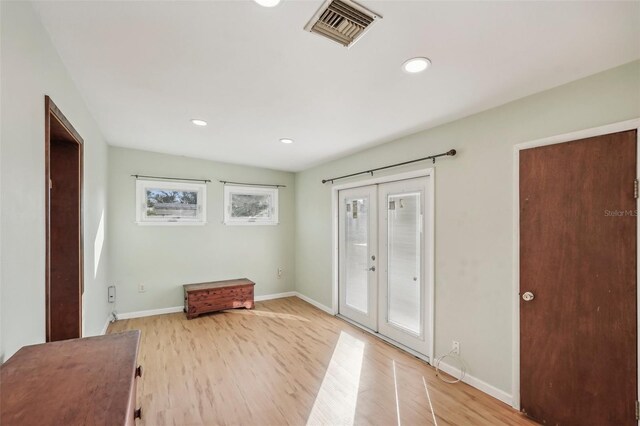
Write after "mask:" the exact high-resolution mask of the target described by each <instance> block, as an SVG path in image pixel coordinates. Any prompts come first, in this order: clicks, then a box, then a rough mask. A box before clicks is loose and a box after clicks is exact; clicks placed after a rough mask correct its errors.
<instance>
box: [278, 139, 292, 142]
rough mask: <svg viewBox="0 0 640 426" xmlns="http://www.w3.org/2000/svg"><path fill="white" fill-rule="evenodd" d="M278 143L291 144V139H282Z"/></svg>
mask: <svg viewBox="0 0 640 426" xmlns="http://www.w3.org/2000/svg"><path fill="white" fill-rule="evenodd" d="M280 142H282V143H293V139H289V138H282V139H280Z"/></svg>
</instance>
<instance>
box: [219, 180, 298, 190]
mask: <svg viewBox="0 0 640 426" xmlns="http://www.w3.org/2000/svg"><path fill="white" fill-rule="evenodd" d="M220 183H223V184H225V185H227V184H229V185H244V186H266V187H269V188H286V187H287V185H271V184H268V183H244V182H229V181H228V180H221V181H220Z"/></svg>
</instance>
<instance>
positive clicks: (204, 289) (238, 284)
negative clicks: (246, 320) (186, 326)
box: [183, 278, 255, 319]
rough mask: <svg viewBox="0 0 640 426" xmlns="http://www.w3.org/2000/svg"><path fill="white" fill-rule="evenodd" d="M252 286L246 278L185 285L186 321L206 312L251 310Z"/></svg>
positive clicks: (252, 305)
mask: <svg viewBox="0 0 640 426" xmlns="http://www.w3.org/2000/svg"><path fill="white" fill-rule="evenodd" d="M253 286H255V283H254V282H253V281H251V280H248V279H246V278H238V279H235V280H225V281H214V282H209V283H198V284H185V285H184V286H183V287H184V312H186V314H187V318H188V319H193V318H195V317H197V316H198V315H200V314H204V313H207V312H216V311H223V310H225V309H233V308H247V309H253V307H254V300H253Z"/></svg>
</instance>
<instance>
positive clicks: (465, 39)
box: [36, 0, 640, 171]
mask: <svg viewBox="0 0 640 426" xmlns="http://www.w3.org/2000/svg"><path fill="white" fill-rule="evenodd" d="M321 3H322V0H317V1H291V0H284V1H283V2H282V3H281V4H280V5H279V6H277V7H274V8H263V7H260V6H258V5H257V4H255V3H254V2H253V1H251V0H246V1H241V0H236V1H224V2H223V1H217V2H184V1H179V2H167V1H154V2H116V1H105V2H96V1H90V2H42V3H36V9H37V11H38V12H39V14H40V16H41V18H42V21H43V23H44V25H45V27H46V28H47V30H48V31H49V34H50V35H51V38H52V40H53V42H54V44H55V46H56V48H57V49H58V51H59V53H60V56H61V57H62V59H63V61H64V63H65V64H66V66H67V67H68V69H69V72H70V74H71V76H72V78H73V79H74V81H75V83H76V84H77V86H78V88H79V90H80V92H81V93H82V94H83V96H84V98H85V100H86V102H87V104H88V106H89V109H90V110H91V112H92V113H93V115H94V117H95V118H96V120H97V121H98V124H99V125H100V127H101V129H102V131H103V133H104V136H105V137H106V139H107V141H108V142H109V143H110V144H112V145H117V146H125V147H131V148H138V149H144V150H150V151H158V152H166V153H171V154H179V155H186V156H192V157H199V158H206V159H212V160H218V161H225V162H231V163H240V164H247V165H256V166H263V167H269V168H274V169H281V170H290V171H299V170H303V169H305V168H308V167H311V166H313V165H315V164H318V163H321V162H323V161H327V160H330V159H333V158H337V157H340V156H342V155H345V154H348V153H351V152H354V151H357V150H360V149H363V148H365V147H368V146H372V145H375V144H379V143H382V142H386V141H389V140H392V139H394V138H397V137H399V136H402V135H406V134H409V133H413V132H415V131H418V130H421V129H426V128H429V127H433V126H435V125H437V124H441V123H444V122H447V121H451V120H454V119H457V118H461V117H464V116H467V115H469V114H473V113H476V112H479V111H482V110H485V109H487V108H491V107H493V106H497V105H500V104H503V103H505V102H508V101H511V100H514V99H518V98H521V97H523V96H526V95H529V94H532V93H535V92H539V91H542V90H545V89H548V88H551V87H554V86H557V85H560V84H563V83H566V82H569V81H572V80H575V79H578V78H581V77H584V76H587V75H590V74H594V73H597V72H599V71H602V70H605V69H608V68H612V67H615V66H617V65H621V64H624V63H627V62H630V61H632V60H634V59H637V58H640V2H637V1H635V2H623V3H616V2H603V3H597V2H427V1H406V2H405V1H397V0H394V1H363V2H362V4H364V5H366V6H368V7H370V8H371V9H373V10H374V11H375V12H377V13H379V14H381V15H382V16H383V17H384V19H382V20H381V21H380V22H379V23H377V24H376V25H374V26H373V28H372V29H371V30H370V31H369V32H368V33H367V34H366V35H365V36H364V37H363V38H362V39H361V40H360V41H358V43H357V44H356V45H355V46H354V47H352V48H351V49H349V50H347V49H345V48H343V47H341V46H339V45H337V44H334V43H333V42H331V41H329V40H327V39H324V38H322V37H320V36H317V35H315V34H310V33H307V32H305V31H303V29H302V28H303V26H304V25H305V24H306V23H307V21H308V19H309V18H310V17H311V16H312V15H313V14H314V12H315V11H316V10H317V8H318V7H319V6H320V4H321ZM413 56H427V57H429V58H431V60H432V61H433V66H432V68H431V69H429V70H428V71H427V72H425V73H423V74H419V75H409V74H406V73H404V72H403V71H402V70H401V64H402V63H403V62H404V61H405V60H406V59H408V58H410V57H413ZM191 118H202V119H204V120H207V121H208V122H209V126H207V127H204V128H199V127H195V126H193V125H192V124H191V123H190V119H191ZM283 137H289V138H293V139H295V143H294V144H292V145H284V144H282V143H280V142H278V139H280V138H283Z"/></svg>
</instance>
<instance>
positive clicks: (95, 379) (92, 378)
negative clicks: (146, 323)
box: [0, 330, 142, 426]
mask: <svg viewBox="0 0 640 426" xmlns="http://www.w3.org/2000/svg"><path fill="white" fill-rule="evenodd" d="M139 345H140V331H139V330H134V331H127V332H124V333H117V334H109V335H106V336H98V337H88V338H84V339H72V340H65V341H60V342H52V343H43V344H40V345H33V346H25V347H23V348H22V349H20V350H19V351H18V352H16V353H15V354H14V355H13V356H12V357H11V358H9V359H8V360H7V362H5V363H4V364H3V365H2V366H1V367H0V424H2V425H3V426H5V425H6V426H14V425H38V426H44V425H52V426H53V425H55V426H59V425H134V424H135V418H136V417H140V416H141V410H140V409H137V407H136V377H138V376H140V375H141V374H142V369H141V367H138V366H137V357H138V347H139Z"/></svg>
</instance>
